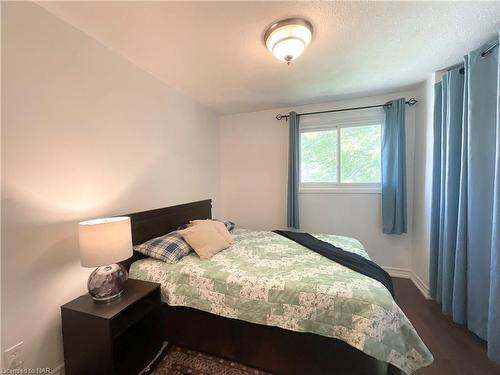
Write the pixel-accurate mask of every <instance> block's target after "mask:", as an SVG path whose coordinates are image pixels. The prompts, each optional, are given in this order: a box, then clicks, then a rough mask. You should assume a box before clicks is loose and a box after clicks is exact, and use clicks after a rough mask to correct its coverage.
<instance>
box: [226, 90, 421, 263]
mask: <svg viewBox="0 0 500 375" xmlns="http://www.w3.org/2000/svg"><path fill="white" fill-rule="evenodd" d="M415 95H416V93H415V92H414V91H408V92H399V93H394V94H391V95H382V96H374V97H368V98H363V99H353V100H344V101H338V102H332V103H323V104H318V105H307V106H301V107H295V108H293V110H296V111H298V112H304V111H314V110H322V109H334V108H344V107H351V106H363V105H371V104H380V103H385V102H386V101H389V100H391V99H394V98H399V97H402V96H404V97H406V98H410V97H413V96H415ZM289 110H290V108H281V109H275V110H270V111H260V112H252V113H243V114H237V115H228V116H222V117H221V119H220V124H221V142H220V145H221V174H222V185H221V189H222V190H221V191H222V212H223V216H225V217H227V218H229V219H232V220H234V221H236V223H237V224H238V226H240V227H246V228H253V229H275V228H281V227H285V226H286V194H287V165H288V125H287V123H286V122H284V121H281V122H279V121H277V120H276V119H275V118H274V116H275V115H276V114H277V113H278V112H280V113H284V112H288V111H289ZM414 126H415V107H407V117H406V131H407V175H408V219H409V225H408V229H409V232H410V233H409V234H407V235H402V236H392V235H391V236H389V235H385V234H383V233H382V222H381V202H380V198H381V197H380V194H311V193H307V194H300V197H299V204H300V210H301V226H302V228H303V229H305V230H307V231H310V232H325V233H334V234H341V235H347V236H351V237H356V238H358V239H359V240H361V241H362V242H363V244H364V245H365V247H366V249H367V251H368V252H369V254H370V256H371V257H373V259H374V260H376V261H377V262H378V263H379V264H381V265H383V266H385V267H388V268H393V269H402V270H404V271H408V270H409V269H410V267H411V253H412V250H411V230H412V213H413V209H412V206H413V152H414Z"/></svg>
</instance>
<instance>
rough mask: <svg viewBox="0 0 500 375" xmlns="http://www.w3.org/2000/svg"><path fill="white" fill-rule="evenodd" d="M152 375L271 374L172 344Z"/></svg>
mask: <svg viewBox="0 0 500 375" xmlns="http://www.w3.org/2000/svg"><path fill="white" fill-rule="evenodd" d="M153 375H271V374H270V373H268V372H265V371H261V370H257V369H254V368H252V367H248V366H244V365H242V364H239V363H236V362H231V361H226V360H225V359H221V358H217V357H213V356H210V355H207V354H203V353H200V352H196V351H194V350H189V349H185V348H181V347H178V346H172V347H171V348H170V349H169V350H168V352H167V355H166V356H165V358H163V360H162V361H161V362H160V363H159V364H158V367H156V369H155V371H154V373H153Z"/></svg>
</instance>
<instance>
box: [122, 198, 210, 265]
mask: <svg viewBox="0 0 500 375" xmlns="http://www.w3.org/2000/svg"><path fill="white" fill-rule="evenodd" d="M120 216H129V217H130V224H131V226H132V243H133V244H134V245H138V244H141V243H143V242H146V241H147V240H150V239H152V238H155V237H158V236H161V235H163V234H167V233H168V232H171V231H174V230H176V229H177V228H178V227H179V226H180V225H182V224H186V223H189V221H190V220H195V219H211V218H212V200H211V199H206V200H203V201H198V202H191V203H186V204H179V205H177V206H172V207H164V208H157V209H154V210H149V211H142V212H135V213H133V214H126V215H120ZM145 257H146V256H145V255H143V254H141V253H138V252H136V251H134V255H132V257H130V258H129V259H127V260H124V261H123V262H120V263H121V264H123V265H124V266H125V268H126V269H127V270H128V269H129V268H130V265H131V264H132V263H134V262H135V261H136V260H139V259H142V258H145Z"/></svg>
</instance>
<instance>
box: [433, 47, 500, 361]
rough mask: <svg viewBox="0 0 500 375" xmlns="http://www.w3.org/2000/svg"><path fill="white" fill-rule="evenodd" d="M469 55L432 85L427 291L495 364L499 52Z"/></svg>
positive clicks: (498, 346) (499, 326) (499, 267)
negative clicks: (484, 348) (477, 340)
mask: <svg viewBox="0 0 500 375" xmlns="http://www.w3.org/2000/svg"><path fill="white" fill-rule="evenodd" d="M489 45H491V42H490V43H488V44H486V45H484V46H482V47H481V48H479V49H477V50H475V51H472V52H471V53H469V54H468V55H467V56H465V60H464V69H463V71H462V72H461V71H460V70H459V69H455V70H451V71H449V72H447V73H446V74H445V75H444V76H443V79H442V81H441V82H439V83H437V84H436V86H435V100H434V101H435V106H434V157H433V158H434V159H433V163H434V167H433V168H434V170H433V190H432V195H433V197H432V217H431V264H430V277H431V294H432V296H433V297H435V298H436V300H437V301H438V302H439V303H441V304H442V310H443V312H444V313H445V314H449V315H451V316H452V317H453V320H454V321H455V322H457V323H461V324H467V327H468V328H469V329H470V330H471V331H472V332H474V333H475V334H477V335H478V336H479V337H481V338H483V339H484V340H486V341H488V356H489V357H490V358H491V359H492V360H494V361H496V362H499V363H500V259H499V258H500V255H499V253H500V250H499V249H500V119H499V116H500V112H499V100H500V98H499V95H500V94H499V93H500V90H499V75H498V74H499V73H498V71H499V59H498V48H495V49H494V50H493V52H492V53H491V54H489V55H487V56H485V57H481V52H482V51H483V50H484V49H485V48H486V47H488V46H489Z"/></svg>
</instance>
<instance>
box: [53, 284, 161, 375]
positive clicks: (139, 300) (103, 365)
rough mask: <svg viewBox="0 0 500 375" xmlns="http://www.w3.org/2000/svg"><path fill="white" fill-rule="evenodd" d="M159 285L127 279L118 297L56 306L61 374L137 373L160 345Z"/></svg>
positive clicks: (83, 300)
mask: <svg viewBox="0 0 500 375" xmlns="http://www.w3.org/2000/svg"><path fill="white" fill-rule="evenodd" d="M160 295H161V293H160V284H157V283H151V282H147V281H141V280H133V279H129V280H127V283H126V284H125V292H124V293H123V295H122V297H121V298H120V299H118V300H116V301H113V302H111V303H109V304H97V303H95V302H94V301H93V300H92V298H91V297H90V296H89V295H88V294H86V295H83V296H80V297H78V298H76V299H74V300H73V301H71V302H68V303H67V304H65V305H64V306H61V315H62V330H63V341H64V361H65V372H66V375H80V374H81V375H90V374H92V375H129V374H130V375H136V374H138V373H139V372H140V371H141V370H142V369H143V368H144V367H145V366H147V365H148V363H149V362H150V361H151V360H152V359H153V358H154V356H155V354H156V353H157V351H158V350H159V349H160V347H161V343H162V337H161V335H160V334H159V332H160V331H161V330H160V329H159V326H160V325H161V320H160V313H159V312H160V309H161V299H160Z"/></svg>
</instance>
